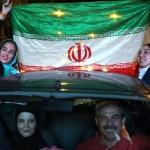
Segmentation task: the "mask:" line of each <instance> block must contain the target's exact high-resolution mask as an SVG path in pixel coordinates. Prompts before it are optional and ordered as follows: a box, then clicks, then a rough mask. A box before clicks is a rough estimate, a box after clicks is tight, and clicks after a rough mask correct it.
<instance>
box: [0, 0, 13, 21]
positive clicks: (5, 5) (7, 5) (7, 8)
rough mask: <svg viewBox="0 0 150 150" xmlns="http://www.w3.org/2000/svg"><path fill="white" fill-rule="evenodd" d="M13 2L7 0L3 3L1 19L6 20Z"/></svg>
mask: <svg viewBox="0 0 150 150" xmlns="http://www.w3.org/2000/svg"><path fill="white" fill-rule="evenodd" d="M12 4H13V2H10V0H7V1H6V2H5V3H3V5H2V11H1V13H0V20H2V21H3V20H5V18H6V16H7V14H8V13H9V12H10V10H11V8H12Z"/></svg>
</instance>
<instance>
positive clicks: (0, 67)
mask: <svg viewBox="0 0 150 150" xmlns="http://www.w3.org/2000/svg"><path fill="white" fill-rule="evenodd" d="M3 76H4V67H3V64H2V63H1V62H0V77H3Z"/></svg>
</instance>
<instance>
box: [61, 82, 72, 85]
mask: <svg viewBox="0 0 150 150" xmlns="http://www.w3.org/2000/svg"><path fill="white" fill-rule="evenodd" d="M60 84H61V85H68V84H70V83H67V82H61V83H60Z"/></svg>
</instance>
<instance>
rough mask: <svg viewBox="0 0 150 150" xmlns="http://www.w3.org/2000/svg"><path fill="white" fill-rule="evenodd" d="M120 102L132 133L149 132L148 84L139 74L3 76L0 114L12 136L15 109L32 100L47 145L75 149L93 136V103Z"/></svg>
mask: <svg viewBox="0 0 150 150" xmlns="http://www.w3.org/2000/svg"><path fill="white" fill-rule="evenodd" d="M101 101H117V102H120V103H121V104H122V105H123V106H125V107H126V108H127V109H126V110H127V111H126V116H127V121H126V127H127V130H128V132H129V133H130V134H134V133H144V134H148V135H150V128H149V126H150V119H149V114H150V87H149V85H147V84H145V83H143V82H142V81H141V80H139V79H137V78H133V77H130V76H127V75H122V74H117V73H109V72H96V71H95V72H90V71H57V70H55V71H49V72H48V71H41V72H26V73H22V74H21V75H20V76H19V78H1V79H0V107H1V118H2V120H3V124H4V125H5V128H7V130H8V131H9V132H7V133H8V135H10V134H11V133H13V132H14V130H15V127H14V126H15V125H16V124H15V123H14V120H15V114H16V111H17V109H20V108H22V107H24V106H26V105H32V107H31V108H36V109H37V110H39V112H41V115H40V120H41V122H42V129H41V133H42V137H43V138H44V139H45V141H46V142H47V143H48V144H49V145H56V146H57V147H60V148H62V149H64V150H75V149H76V147H77V145H78V144H79V143H81V142H82V141H84V140H86V139H88V138H90V137H92V136H94V135H95V133H96V131H97V128H96V126H95V122H94V108H95V105H96V104H97V103H99V102H101Z"/></svg>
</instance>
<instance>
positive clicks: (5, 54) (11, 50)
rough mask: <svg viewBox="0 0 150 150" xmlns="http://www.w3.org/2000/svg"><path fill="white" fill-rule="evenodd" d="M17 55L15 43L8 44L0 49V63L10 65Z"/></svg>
mask: <svg viewBox="0 0 150 150" xmlns="http://www.w3.org/2000/svg"><path fill="white" fill-rule="evenodd" d="M15 54H16V49H15V46H14V44H13V43H11V42H7V43H5V44H4V45H3V46H2V48H1V49H0V61H1V62H2V63H4V64H8V63H10V62H11V61H12V59H13V58H14V56H15Z"/></svg>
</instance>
